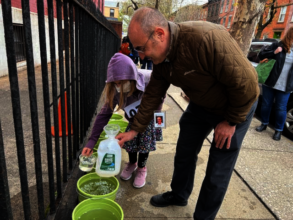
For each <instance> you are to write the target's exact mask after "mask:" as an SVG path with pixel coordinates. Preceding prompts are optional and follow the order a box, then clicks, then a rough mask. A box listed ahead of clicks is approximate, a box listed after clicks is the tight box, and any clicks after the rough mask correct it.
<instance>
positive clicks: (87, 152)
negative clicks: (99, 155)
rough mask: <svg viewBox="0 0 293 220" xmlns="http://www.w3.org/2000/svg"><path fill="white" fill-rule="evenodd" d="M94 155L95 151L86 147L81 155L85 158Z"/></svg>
mask: <svg viewBox="0 0 293 220" xmlns="http://www.w3.org/2000/svg"><path fill="white" fill-rule="evenodd" d="M92 153H93V149H90V148H88V147H84V148H83V149H82V152H81V154H82V155H84V156H91V155H92Z"/></svg>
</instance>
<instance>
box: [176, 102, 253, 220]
mask: <svg viewBox="0 0 293 220" xmlns="http://www.w3.org/2000/svg"><path fill="white" fill-rule="evenodd" d="M256 106H257V102H256V103H254V104H253V106H252V108H251V110H250V112H249V113H248V115H247V120H246V121H245V122H243V123H241V124H238V125H237V126H236V131H235V133H234V135H233V137H232V140H231V145H230V149H229V150H227V149H226V146H224V147H223V148H222V149H221V150H220V149H218V148H216V147H215V142H214V141H213V142H212V145H211V148H210V155H209V160H208V165H207V170H206V176H205V179H204V181H203V183H202V187H201V190H200V195H199V198H198V201H197V205H196V208H195V212H194V219H197V220H210V219H214V218H215V216H216V214H217V212H218V210H219V208H220V206H221V204H222V201H223V199H224V196H225V193H226V190H227V188H228V185H229V181H230V178H231V175H232V172H233V169H234V166H235V163H236V160H237V157H238V154H239V151H240V147H241V144H242V141H243V138H244V136H245V134H246V132H247V130H248V127H249V125H250V122H251V120H252V117H253V114H254V111H255V109H256ZM223 120H225V119H224V118H223V117H222V116H218V115H214V114H212V113H209V112H207V111H205V110H204V109H202V108H201V107H199V106H197V105H195V104H193V103H191V102H190V104H189V105H188V107H187V109H186V111H185V112H184V113H183V115H182V117H181V119H180V134H179V138H178V142H177V147H176V154H175V161H174V173H173V179H172V182H171V188H172V192H173V193H174V194H175V197H177V199H178V200H182V201H187V200H188V198H189V196H190V194H191V192H192V189H193V183H194V175H195V168H196V161H197V158H198V153H199V152H200V150H201V147H202V144H203V142H204V139H205V138H206V137H207V135H208V134H209V133H210V132H211V131H212V129H214V128H215V127H216V126H217V124H218V123H220V122H222V121H223Z"/></svg>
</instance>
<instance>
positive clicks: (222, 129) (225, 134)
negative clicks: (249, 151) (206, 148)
mask: <svg viewBox="0 0 293 220" xmlns="http://www.w3.org/2000/svg"><path fill="white" fill-rule="evenodd" d="M235 127H236V126H230V125H229V124H228V122H227V121H222V122H221V123H219V124H218V125H217V127H216V129H215V143H216V148H220V149H222V148H223V146H224V144H225V141H226V140H227V149H229V148H230V144H231V139H232V136H233V135H234V133H235Z"/></svg>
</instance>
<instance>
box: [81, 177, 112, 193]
mask: <svg viewBox="0 0 293 220" xmlns="http://www.w3.org/2000/svg"><path fill="white" fill-rule="evenodd" d="M115 189H116V186H115V185H114V184H113V183H111V182H108V181H106V180H93V181H89V182H86V183H85V184H83V185H82V186H81V190H82V191H83V192H85V193H87V194H90V195H105V194H109V193H111V192H113V191H114V190H115Z"/></svg>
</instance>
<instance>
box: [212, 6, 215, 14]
mask: <svg viewBox="0 0 293 220" xmlns="http://www.w3.org/2000/svg"><path fill="white" fill-rule="evenodd" d="M214 11H215V5H213V6H212V12H211V17H213V16H214Z"/></svg>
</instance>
